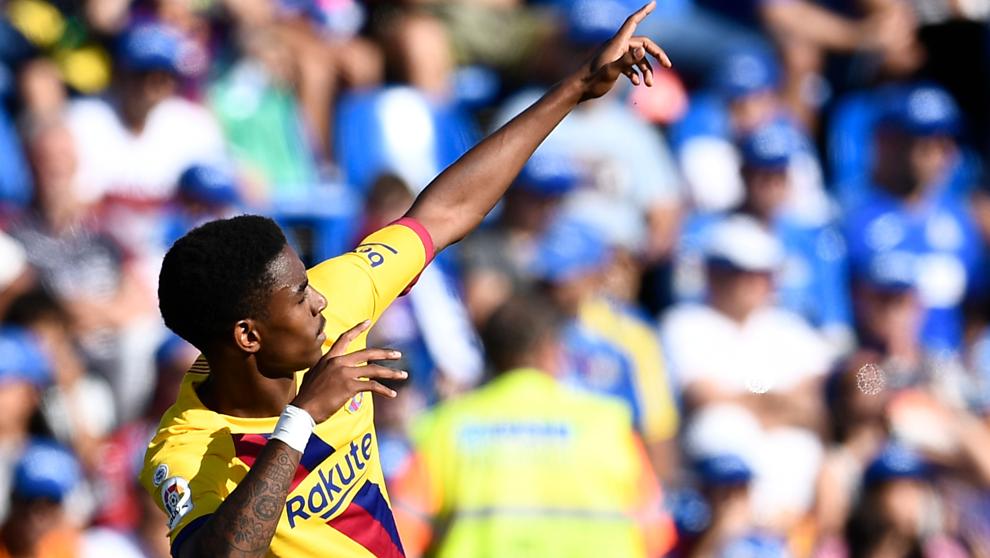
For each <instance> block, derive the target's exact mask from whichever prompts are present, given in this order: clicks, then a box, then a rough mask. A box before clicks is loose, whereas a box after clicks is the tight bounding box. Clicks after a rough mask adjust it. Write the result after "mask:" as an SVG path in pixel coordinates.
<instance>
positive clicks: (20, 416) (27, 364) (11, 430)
mask: <svg viewBox="0 0 990 558" xmlns="http://www.w3.org/2000/svg"><path fill="white" fill-rule="evenodd" d="M50 382H51V370H50V361H49V359H48V357H47V355H46V354H45V353H44V352H43V351H42V349H41V346H40V344H39V341H38V339H37V338H36V337H35V336H34V335H33V334H31V333H30V332H28V331H27V330H24V329H22V328H19V327H13V326H4V327H0V409H3V412H2V413H0V494H7V493H9V489H10V487H11V482H12V476H13V470H14V465H15V464H16V462H17V458H18V456H19V455H20V453H21V451H22V450H23V448H24V446H25V444H26V443H27V442H28V433H29V426H30V424H31V420H32V418H33V417H34V416H35V415H36V414H37V412H38V406H39V404H40V402H41V394H42V392H43V391H44V389H45V388H46V387H47V386H48V385H49V383H50ZM8 503H9V502H8V501H7V499H6V498H0V520H2V518H5V517H7V514H8V513H9V511H10V509H9V508H8Z"/></svg>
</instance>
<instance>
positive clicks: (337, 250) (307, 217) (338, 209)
mask: <svg viewBox="0 0 990 558" xmlns="http://www.w3.org/2000/svg"><path fill="white" fill-rule="evenodd" d="M360 208H361V206H360V203H359V200H358V199H357V198H356V196H355V195H354V193H353V192H351V191H350V190H349V189H348V188H347V187H346V186H343V185H339V184H328V185H320V186H318V187H315V188H313V189H312V190H311V191H309V192H307V193H305V194H302V195H295V196H291V197H290V196H283V197H281V198H278V199H275V200H274V201H273V205H272V207H271V208H270V209H268V210H267V213H268V215H269V216H271V218H272V219H275V221H277V222H278V224H279V225H280V226H281V227H282V229H283V230H284V231H285V233H286V236H287V237H288V239H289V242H290V244H292V246H293V248H295V249H296V251H297V252H298V253H299V256H300V258H302V260H303V262H304V263H305V264H306V266H307V267H310V266H313V265H316V264H317V263H319V262H321V261H323V260H326V259H329V258H332V257H334V256H338V255H340V254H343V253H344V252H346V251H348V250H350V249H351V248H353V247H354V237H355V235H356V234H357V228H358V226H359V216H360Z"/></svg>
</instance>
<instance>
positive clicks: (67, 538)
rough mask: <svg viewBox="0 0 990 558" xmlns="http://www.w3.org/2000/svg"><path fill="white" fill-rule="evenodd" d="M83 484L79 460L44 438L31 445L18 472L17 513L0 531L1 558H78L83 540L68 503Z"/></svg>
mask: <svg viewBox="0 0 990 558" xmlns="http://www.w3.org/2000/svg"><path fill="white" fill-rule="evenodd" d="M81 481H82V471H81V469H80V467H79V463H78V462H77V461H76V458H75V457H74V456H73V455H72V453H70V452H69V451H68V450H67V449H65V448H63V447H62V446H60V445H58V444H55V443H53V442H50V441H46V440H43V439H35V440H31V441H30V442H29V443H28V444H27V446H26V447H25V448H24V451H23V453H22V454H21V455H20V457H19V459H18V461H17V465H16V467H15V469H14V478H13V483H12V490H11V495H10V505H11V508H12V509H13V510H16V513H11V514H10V515H9V516H8V517H7V520H6V521H5V522H4V524H3V526H2V527H0V558H19V557H21V556H38V557H45V558H49V557H50V558H76V557H78V556H79V552H80V544H81V537H80V533H79V531H78V530H77V528H76V527H75V526H73V525H72V523H71V520H70V518H69V517H68V516H67V515H66V514H65V510H64V508H63V503H64V502H65V500H66V498H67V497H68V496H69V495H70V494H71V493H72V491H73V490H74V489H75V488H76V487H77V486H78V485H79V484H80V482H81Z"/></svg>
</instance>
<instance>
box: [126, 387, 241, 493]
mask: <svg viewBox="0 0 990 558" xmlns="http://www.w3.org/2000/svg"><path fill="white" fill-rule="evenodd" d="M232 451H233V442H232V439H231V437H230V430H229V428H227V426H226V425H225V424H224V422H223V421H222V420H221V419H220V417H219V415H217V414H216V413H214V412H212V411H207V410H203V409H189V408H186V406H184V405H183V401H182V399H181V398H180V400H179V401H178V402H177V403H176V404H175V405H173V406H172V407H171V408H170V409H169V410H168V411H167V412H166V413H165V416H163V417H162V420H161V422H160V423H159V425H158V428H157V430H156V431H155V434H154V436H153V437H152V439H151V442H150V443H149V444H148V449H147V451H146V452H145V456H144V465H143V467H142V470H141V478H140V480H141V484H142V485H144V486H145V488H147V489H148V490H150V491H154V490H155V489H156V488H157V487H158V486H159V485H160V484H161V481H163V480H164V479H166V478H169V477H173V476H181V477H183V478H186V479H187V480H188V479H192V478H193V477H196V476H199V475H200V473H201V472H207V471H206V470H205V469H204V468H208V467H210V466H211V462H212V460H210V459H208V458H209V457H220V456H224V455H230V454H231V452H232Z"/></svg>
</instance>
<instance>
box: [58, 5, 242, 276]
mask: <svg viewBox="0 0 990 558" xmlns="http://www.w3.org/2000/svg"><path fill="white" fill-rule="evenodd" d="M197 56H201V54H198V53H196V52H195V47H194V46H193V45H192V44H191V43H190V42H189V40H188V39H186V38H185V37H183V36H182V35H180V34H179V33H178V32H176V31H175V30H174V29H171V28H168V27H166V26H164V25H161V24H158V23H145V24H139V25H135V26H133V27H131V28H129V29H128V30H127V31H126V32H125V33H124V34H123V35H122V36H121V37H120V38H119V39H118V44H117V62H118V65H117V71H116V72H115V75H114V80H115V81H114V84H113V88H112V91H111V95H110V96H109V99H111V100H112V101H108V100H104V99H97V98H84V99H77V100H75V101H73V102H72V103H71V104H70V106H69V108H68V111H67V113H66V117H65V118H66V123H67V126H68V128H69V130H70V132H71V134H72V140H73V143H74V144H75V149H76V152H77V157H78V169H77V170H76V174H75V175H74V176H73V187H74V188H75V189H76V197H77V198H78V199H79V200H80V201H81V202H83V203H86V204H91V203H97V202H99V203H101V212H102V216H101V219H102V221H103V222H104V223H105V225H106V228H107V230H108V232H110V234H112V235H113V236H114V238H115V239H116V241H117V242H119V243H120V244H121V245H122V246H123V247H124V248H125V249H126V250H128V251H129V252H130V253H132V254H133V255H134V256H135V258H136V263H137V264H138V270H139V271H140V272H141V276H143V277H144V279H145V281H146V282H147V283H148V284H150V285H154V281H155V277H156V276H157V270H158V264H159V261H160V259H161V257H162V255H163V253H164V230H163V227H164V221H163V212H164V207H165V204H166V202H167V201H168V200H169V199H170V198H171V197H172V196H173V195H174V194H175V191H176V187H177V183H178V178H179V175H180V174H181V173H182V171H183V170H185V169H186V168H187V167H189V166H190V165H192V164H195V163H213V164H221V165H222V164H223V162H224V161H225V159H226V147H225V145H224V142H223V136H222V135H221V133H220V128H219V127H218V126H217V123H216V121H215V120H214V119H213V117H212V116H211V115H210V114H209V113H208V112H207V111H206V109H204V108H203V107H202V106H200V105H198V104H196V103H193V102H191V101H188V100H186V99H183V98H181V97H179V96H178V85H179V80H180V79H181V77H182V76H183V75H185V74H186V73H188V72H189V71H191V70H192V69H193V67H194V66H192V64H194V63H195V60H196V57H197Z"/></svg>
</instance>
